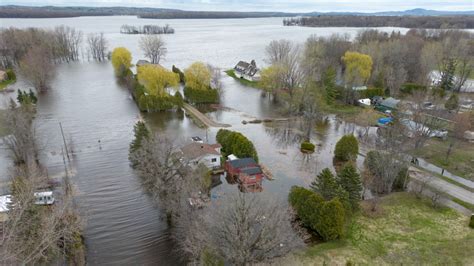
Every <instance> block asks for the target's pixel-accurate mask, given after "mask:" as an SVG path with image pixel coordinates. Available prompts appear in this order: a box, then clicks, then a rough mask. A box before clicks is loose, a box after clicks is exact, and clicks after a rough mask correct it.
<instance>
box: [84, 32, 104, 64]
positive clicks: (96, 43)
mask: <svg viewBox="0 0 474 266" xmlns="http://www.w3.org/2000/svg"><path fill="white" fill-rule="evenodd" d="M87 43H88V44H89V53H90V54H91V55H92V58H93V59H94V60H97V61H99V62H100V61H105V58H106V57H107V45H108V44H107V40H106V39H105V37H104V33H103V32H101V33H96V34H94V33H91V34H89V35H88V36H87Z"/></svg>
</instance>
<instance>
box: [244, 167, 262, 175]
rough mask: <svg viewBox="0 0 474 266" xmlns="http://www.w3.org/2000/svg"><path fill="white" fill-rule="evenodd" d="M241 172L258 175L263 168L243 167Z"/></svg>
mask: <svg viewBox="0 0 474 266" xmlns="http://www.w3.org/2000/svg"><path fill="white" fill-rule="evenodd" d="M240 172H241V173H244V174H247V175H258V174H261V173H262V168H260V167H259V166H253V167H245V168H241V169H240Z"/></svg>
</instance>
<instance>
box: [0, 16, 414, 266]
mask: <svg viewBox="0 0 474 266" xmlns="http://www.w3.org/2000/svg"><path fill="white" fill-rule="evenodd" d="M166 23H167V24H170V25H171V26H172V27H174V28H175V30H176V34H174V35H168V36H165V37H164V38H165V41H166V42H167V47H168V55H167V57H166V60H165V61H164V62H163V65H164V66H166V67H171V65H173V64H175V65H177V66H178V67H181V68H185V67H187V66H188V65H189V64H191V63H192V62H194V61H204V62H206V63H210V64H212V65H214V66H217V67H219V68H221V69H223V70H225V69H228V68H231V67H233V65H234V64H235V63H236V62H237V61H239V60H247V61H248V60H251V59H256V61H257V64H259V65H261V64H263V58H264V49H265V46H266V45H267V44H268V43H269V42H270V41H271V40H274V39H282V38H285V39H290V40H293V41H295V42H304V41H305V40H306V38H308V37H309V36H310V35H311V34H317V35H319V36H328V35H330V34H332V33H340V34H346V33H347V34H350V35H351V36H354V34H355V33H356V32H357V31H358V30H359V29H355V28H299V27H283V26H282V25H281V19H280V18H266V19H228V20H169V21H165V20H148V19H137V18H135V17H81V18H67V19H2V20H1V25H0V26H2V27H10V26H15V27H22V28H24V27H31V26H35V27H45V28H52V27H54V26H57V25H61V24H64V25H68V26H71V27H75V28H76V29H78V30H81V31H83V32H84V34H87V33H91V32H104V33H105V36H106V38H107V39H108V40H109V45H110V47H111V48H113V47H117V46H124V47H126V48H127V49H129V50H130V51H131V52H132V54H133V59H134V61H136V60H138V59H141V58H142V54H141V52H140V51H139V48H138V39H139V36H136V35H121V34H120V33H119V29H120V26H121V25H122V24H130V25H144V24H160V25H163V24H166ZM387 30H389V31H391V30H392V29H387ZM404 31H406V30H404V29H402V32H404ZM83 52H84V54H86V49H85V48H84V49H83ZM222 82H223V95H222V106H224V107H226V108H224V109H221V110H218V111H214V112H211V113H209V114H208V115H209V116H210V117H211V118H212V119H214V120H215V121H218V122H221V123H226V124H231V125H232V127H230V128H229V129H231V130H237V131H240V132H242V133H243V134H245V135H246V136H247V137H248V138H249V139H251V140H252V141H253V142H254V144H255V147H256V148H257V150H258V153H259V157H260V159H261V162H262V163H263V164H264V165H266V166H267V167H268V168H269V169H270V170H271V171H272V172H273V175H274V177H275V180H274V181H265V182H264V184H263V193H271V194H273V195H277V196H279V197H286V195H287V192H288V190H289V189H290V187H291V186H292V185H307V184H309V183H310V182H311V181H312V179H313V178H314V177H315V175H316V174H317V173H318V172H319V171H320V170H321V169H323V168H325V167H332V150H333V149H334V146H335V143H336V142H337V140H338V139H339V138H340V137H341V136H342V135H344V134H346V133H351V132H353V130H354V127H353V126H352V125H349V124H341V123H339V122H337V121H336V120H335V119H334V118H333V117H330V118H329V122H328V123H327V124H326V125H325V126H322V127H320V129H319V130H318V131H317V132H315V134H314V136H313V140H314V142H315V143H317V144H318V147H317V149H316V152H315V153H314V154H313V155H310V156H308V155H303V154H302V153H301V152H300V151H299V143H300V136H299V134H298V132H297V131H294V130H293V129H291V128H293V127H294V125H292V124H281V125H278V126H275V125H265V124H247V125H243V124H242V120H249V119H251V118H266V117H278V113H277V112H276V107H275V106H274V105H273V104H272V103H271V102H269V101H268V99H267V98H263V97H261V92H260V91H259V90H256V89H252V88H247V87H244V86H242V85H240V84H239V83H237V82H236V81H235V80H233V79H232V78H230V77H227V76H225V74H223V79H222ZM15 87H16V88H22V89H24V88H26V87H28V86H27V85H26V84H24V83H22V82H21V81H20V82H18V83H17V84H16V85H15ZM9 97H13V98H14V97H15V95H14V93H12V94H2V95H0V103H2V106H3V107H5V104H4V103H5V102H7V99H8V98H9ZM139 117H140V113H139V111H138V109H137V108H136V105H135V103H134V102H133V101H132V99H131V97H130V95H129V93H128V91H127V90H126V89H125V88H123V87H122V86H120V85H119V84H117V83H116V81H115V78H114V75H113V69H112V66H111V65H110V63H108V62H107V63H102V64H100V63H94V62H88V61H87V56H84V57H83V60H82V62H79V63H70V64H62V65H59V66H57V75H56V77H55V79H54V82H53V84H52V89H51V90H50V91H48V92H47V93H45V94H42V95H40V99H39V104H38V113H37V117H36V120H35V123H36V128H37V132H38V135H39V139H40V140H41V144H42V158H41V161H42V162H43V164H44V165H45V166H47V168H48V172H49V173H50V175H55V174H57V173H61V172H62V171H63V168H64V167H63V161H62V160H63V159H62V158H63V157H62V154H61V146H62V137H61V132H60V128H59V123H62V126H63V128H64V132H65V135H66V139H67V141H68V142H71V143H72V149H73V151H74V156H73V158H72V160H71V165H72V167H73V172H74V173H75V174H74V176H73V178H72V179H73V182H74V183H75V185H76V190H77V196H78V197H77V198H78V202H79V206H80V208H81V211H82V212H83V214H84V215H85V217H86V221H87V224H86V228H85V234H86V244H87V248H88V253H87V259H88V262H89V264H91V265H118V264H120V265H176V264H177V263H178V258H179V254H176V253H175V252H174V250H175V249H174V247H173V244H172V241H170V238H169V233H168V228H167V225H166V222H165V220H164V219H163V218H164V217H163V216H162V214H161V213H160V210H159V209H158V208H156V206H154V205H153V203H152V202H151V200H150V199H149V197H148V196H147V195H145V194H144V193H143V189H142V188H141V187H140V184H139V179H138V177H137V176H136V174H135V173H134V172H133V170H132V169H131V168H130V166H129V163H128V146H129V143H130V141H131V139H132V136H133V133H132V128H133V125H134V124H135V122H136V121H137V120H138V119H139ZM145 119H146V120H147V122H149V124H150V125H151V126H152V127H153V128H154V129H155V131H156V132H158V133H159V134H166V135H168V136H170V137H171V138H173V139H174V140H175V141H176V142H182V141H185V140H186V139H189V137H191V136H201V137H202V138H203V139H206V136H207V138H208V139H209V142H214V141H215V134H216V132H217V130H218V129H216V128H211V129H209V130H205V129H201V128H199V127H197V126H196V125H195V124H194V123H193V122H192V121H191V120H190V119H188V118H187V117H185V116H184V115H183V114H182V113H178V112H163V113H158V114H150V115H145ZM0 153H1V154H0V160H2V162H1V163H0V166H1V169H0V171H1V172H0V175H1V177H2V178H3V179H4V178H6V177H7V172H8V169H7V167H8V164H9V161H8V159H7V156H6V154H5V153H6V151H5V150H4V149H2V150H1V152H0ZM221 181H222V183H223V184H222V185H220V186H218V187H216V188H215V189H214V191H213V193H225V191H227V190H229V189H237V187H236V186H235V185H227V184H226V183H227V182H226V180H221Z"/></svg>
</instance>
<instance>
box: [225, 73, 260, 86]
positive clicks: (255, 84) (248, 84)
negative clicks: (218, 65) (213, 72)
mask: <svg viewBox="0 0 474 266" xmlns="http://www.w3.org/2000/svg"><path fill="white" fill-rule="evenodd" d="M225 73H226V74H227V75H229V77H232V78H234V79H235V80H237V81H239V82H240V83H242V84H243V85H245V86H248V87H253V88H258V89H260V84H259V82H258V81H251V80H246V79H241V78H238V77H237V76H236V75H235V71H234V70H233V69H229V70H227V71H225Z"/></svg>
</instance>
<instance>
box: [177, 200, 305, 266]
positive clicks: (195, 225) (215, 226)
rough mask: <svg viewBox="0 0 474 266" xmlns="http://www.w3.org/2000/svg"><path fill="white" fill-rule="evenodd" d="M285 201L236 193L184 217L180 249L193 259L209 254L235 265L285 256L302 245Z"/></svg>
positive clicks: (181, 221)
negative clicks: (292, 225)
mask: <svg viewBox="0 0 474 266" xmlns="http://www.w3.org/2000/svg"><path fill="white" fill-rule="evenodd" d="M282 205H283V204H279V203H278V202H276V201H274V200H271V199H269V198H265V197H264V195H261V194H259V195H256V194H246V193H239V192H235V194H230V195H226V196H224V197H223V198H221V199H218V200H216V201H214V202H212V204H211V205H210V206H209V207H207V208H205V209H203V210H194V211H192V212H189V214H191V217H184V216H183V217H182V219H180V222H179V223H178V225H179V226H178V227H177V228H176V230H177V231H178V233H177V234H176V236H177V241H178V242H179V243H180V247H181V250H183V251H184V252H186V253H187V254H188V255H190V256H191V258H192V259H193V260H194V261H199V260H200V259H202V258H200V256H201V255H202V254H203V253H209V254H212V255H213V256H216V257H217V258H220V259H222V260H224V261H226V262H228V263H230V264H233V265H249V264H254V263H258V262H264V261H268V260H271V259H272V258H275V257H279V256H283V255H285V254H287V253H288V252H290V251H292V250H293V249H294V248H295V247H298V246H299V245H301V240H300V239H298V237H297V236H296V235H295V233H294V232H293V229H292V228H291V224H290V216H289V211H288V209H287V208H284V207H282Z"/></svg>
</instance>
